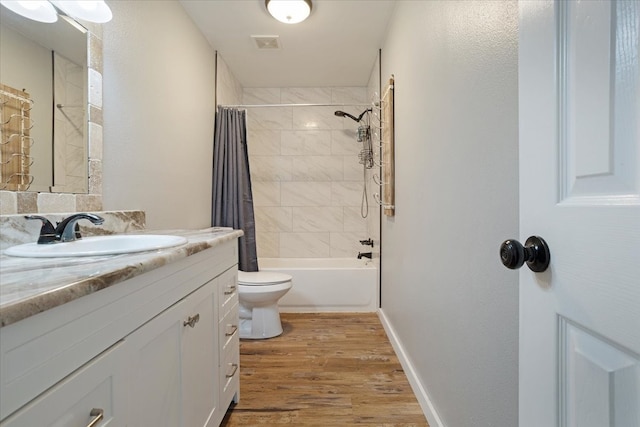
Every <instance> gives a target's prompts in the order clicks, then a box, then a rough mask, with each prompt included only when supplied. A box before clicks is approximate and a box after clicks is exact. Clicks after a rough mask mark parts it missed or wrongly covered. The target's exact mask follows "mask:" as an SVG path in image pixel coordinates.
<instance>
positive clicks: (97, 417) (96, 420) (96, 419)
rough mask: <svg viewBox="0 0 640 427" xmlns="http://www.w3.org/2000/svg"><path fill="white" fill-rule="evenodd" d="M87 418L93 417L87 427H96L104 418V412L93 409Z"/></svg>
mask: <svg viewBox="0 0 640 427" xmlns="http://www.w3.org/2000/svg"><path fill="white" fill-rule="evenodd" d="M89 416H91V417H93V419H92V420H91V421H90V422H89V424H87V427H94V426H97V425H98V423H99V422H100V421H102V418H104V410H103V409H99V408H93V409H92V410H91V412H89Z"/></svg>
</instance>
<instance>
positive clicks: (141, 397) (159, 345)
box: [126, 281, 218, 427]
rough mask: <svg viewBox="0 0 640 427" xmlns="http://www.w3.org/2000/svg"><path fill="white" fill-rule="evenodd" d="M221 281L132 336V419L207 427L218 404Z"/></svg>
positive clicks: (140, 424) (143, 426)
mask: <svg viewBox="0 0 640 427" xmlns="http://www.w3.org/2000/svg"><path fill="white" fill-rule="evenodd" d="M215 289H216V288H215V281H211V282H209V283H208V284H206V285H205V286H203V287H201V288H199V289H198V290H196V291H195V292H194V293H192V294H191V295H189V296H188V297H186V298H185V299H183V300H181V301H180V302H178V303H177V304H175V305H173V306H171V307H170V308H168V309H167V310H165V311H163V312H162V313H161V314H160V315H158V316H156V317H155V318H153V319H152V320H151V321H149V322H148V323H147V324H145V325H144V326H143V327H141V328H140V329H138V330H137V331H136V332H134V333H133V334H131V335H130V336H128V337H127V338H126V341H127V342H128V347H129V349H130V351H131V372H130V378H131V384H132V390H133V395H132V400H133V401H134V402H135V403H133V404H132V405H131V417H132V422H131V424H130V425H133V426H137V427H147V426H149V427H158V426H166V427H178V426H184V427H200V426H206V425H207V422H208V420H209V419H210V418H211V416H212V413H213V412H214V411H215V409H216V408H217V403H218V402H217V400H218V398H217V381H218V358H217V354H216V352H215V351H214V349H217V339H216V333H215V332H216V331H215V327H216V324H217V323H216V322H214V318H215V317H214V316H215V311H214V303H216V301H215V298H214V291H215Z"/></svg>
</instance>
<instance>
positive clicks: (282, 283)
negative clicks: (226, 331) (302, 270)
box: [238, 271, 291, 339]
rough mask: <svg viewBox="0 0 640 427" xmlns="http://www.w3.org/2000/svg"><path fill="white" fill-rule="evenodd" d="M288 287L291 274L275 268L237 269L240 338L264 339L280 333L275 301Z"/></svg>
mask: <svg viewBox="0 0 640 427" xmlns="http://www.w3.org/2000/svg"><path fill="white" fill-rule="evenodd" d="M289 289H291V276H290V275H288V274H284V273H278V272H275V271H256V272H250V273H247V272H244V271H238V298H239V301H240V338H242V339H264V338H272V337H276V336H278V335H280V334H282V323H280V313H279V311H278V300H279V299H280V298H282V296H283V295H284V294H286V293H287V292H288V291H289Z"/></svg>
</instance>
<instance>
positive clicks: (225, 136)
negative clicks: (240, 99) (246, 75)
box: [211, 107, 258, 271]
mask: <svg viewBox="0 0 640 427" xmlns="http://www.w3.org/2000/svg"><path fill="white" fill-rule="evenodd" d="M246 116H247V113H246V111H244V110H238V109H235V108H226V107H218V112H217V114H216V133H215V137H214V140H213V198H212V209H211V212H212V218H211V225H213V226H214V227H233V228H235V229H241V230H243V231H244V236H243V237H241V238H240V239H239V241H238V252H239V254H238V255H239V265H238V268H239V269H240V270H242V271H258V254H257V250H256V229H255V220H254V215H253V196H252V194H251V177H250V175H249V156H248V154H247V124H246V123H247V122H246Z"/></svg>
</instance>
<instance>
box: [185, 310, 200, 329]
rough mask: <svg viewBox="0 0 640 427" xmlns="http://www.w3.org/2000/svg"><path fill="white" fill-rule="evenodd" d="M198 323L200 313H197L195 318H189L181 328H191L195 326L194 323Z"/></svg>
mask: <svg viewBox="0 0 640 427" xmlns="http://www.w3.org/2000/svg"><path fill="white" fill-rule="evenodd" d="M199 321H200V313H197V314H196V315H195V316H189V318H188V319H187V320H185V321H184V322H182V326H191V327H192V328H193V327H195V326H196V323H198V322H199Z"/></svg>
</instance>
